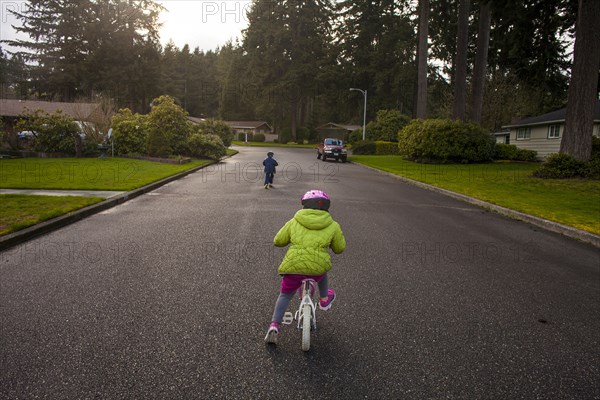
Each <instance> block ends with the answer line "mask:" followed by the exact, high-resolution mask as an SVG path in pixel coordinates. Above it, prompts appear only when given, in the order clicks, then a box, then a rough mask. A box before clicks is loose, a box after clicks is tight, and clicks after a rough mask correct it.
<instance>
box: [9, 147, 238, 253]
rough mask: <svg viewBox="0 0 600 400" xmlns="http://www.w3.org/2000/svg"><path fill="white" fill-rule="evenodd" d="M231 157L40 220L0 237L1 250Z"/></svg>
mask: <svg viewBox="0 0 600 400" xmlns="http://www.w3.org/2000/svg"><path fill="white" fill-rule="evenodd" d="M229 157H230V156H227V157H223V158H222V159H221V160H219V161H214V162H211V163H209V164H206V165H201V166H199V167H194V168H191V169H189V170H187V171H183V172H180V173H178V174H175V175H171V176H168V177H166V178H164V179H162V180H160V181H156V182H152V183H150V184H148V185H146V186H143V187H141V188H138V189H134V190H132V191H130V192H126V193H123V194H120V195H117V196H114V197H111V198H108V199H106V200H104V201H101V202H100V203H97V204H92V205H91V206H87V207H84V208H81V209H79V210H76V211H73V212H71V213H68V214H65V215H61V216H60V217H56V218H53V219H50V220H48V221H44V222H40V223H39V224H36V225H33V226H30V227H29V228H25V229H21V230H19V231H16V232H13V233H11V234H8V235H6V236H2V237H1V238H0V251H2V250H6V249H8V248H10V247H12V246H16V245H17V244H21V243H23V242H26V241H28V240H30V239H33V238H35V237H38V236H40V235H44V234H46V233H49V232H52V231H54V230H57V229H59V228H62V227H63V226H65V225H69V224H72V223H73V222H77V221H79V220H81V219H83V218H86V217H89V216H90V215H94V214H97V213H99V212H101V211H104V210H107V209H109V208H111V207H114V206H116V205H118V204H121V203H125V202H126V201H128V200H131V199H133V198H135V197H138V196H140V195H142V194H145V193H148V192H151V191H153V190H155V189H157V188H159V187H161V186H163V185H166V184H167V183H169V182H173V181H175V180H177V179H181V178H183V177H184V176H186V175H189V174H191V173H194V172H197V171H199V170H201V169H203V168H206V167H208V166H210V165H214V164H217V163H219V162H221V161H223V160H225V159H226V158H229Z"/></svg>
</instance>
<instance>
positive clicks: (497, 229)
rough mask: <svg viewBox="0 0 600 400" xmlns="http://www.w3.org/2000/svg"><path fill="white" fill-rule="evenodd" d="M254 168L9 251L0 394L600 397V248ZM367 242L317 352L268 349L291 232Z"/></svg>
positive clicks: (363, 186)
mask: <svg viewBox="0 0 600 400" xmlns="http://www.w3.org/2000/svg"><path fill="white" fill-rule="evenodd" d="M240 150H241V152H240V154H238V155H237V156H235V157H233V158H230V159H227V160H226V161H224V162H223V163H221V164H218V165H214V166H210V167H208V168H206V169H204V170H201V171H198V172H196V173H193V174H190V175H188V176H186V177H185V178H183V179H181V180H178V181H175V182H172V183H169V184H167V185H166V186H163V187H161V188H159V189H157V190H155V191H153V192H150V193H147V194H145V195H142V196H140V197H137V198H135V199H133V200H130V201H128V202H126V203H124V204H121V205H119V206H116V207H114V208H111V209H109V210H107V211H104V212H102V213H100V214H96V215H94V216H91V217H89V218H86V219H84V220H82V221H79V222H77V223H75V224H72V225H70V226H68V227H65V228H63V229H60V230H58V231H55V232H53V233H50V234H48V235H45V236H43V237H40V238H38V239H35V240H32V241H29V242H27V243H25V244H22V245H20V246H17V247H14V248H12V249H10V250H8V251H5V252H3V253H0V398H10V399H31V398H52V399H58V398H61V399H87V398H90V399H91V398H103V399H132V398H139V399H141V398H143V399H184V398H189V399H208V398H211V399H217V398H230V399H238V398H248V399H258V398H261V399H280V398H282V397H289V398H309V397H310V398H320V399H341V398H344V399H358V398H372V399H383V398H394V399H397V398H402V399H424V398H450V399H472V398H487V399H496V398H497V399H506V398H540V399H541V398H544V399H545V398H548V399H558V398H564V399H567V398H586V399H593V398H600V370H599V365H600V346H599V340H598V332H600V318H599V316H600V252H599V251H598V249H596V248H594V247H592V246H588V245H586V244H583V243H580V242H577V241H574V240H572V239H568V238H565V237H562V236H560V235H557V234H553V233H549V232H546V231H542V230H539V229H537V228H533V227H532V226H530V225H527V224H525V223H522V222H518V221H514V220H510V219H507V218H505V217H502V216H499V215H497V214H494V213H490V212H487V211H484V210H482V209H479V208H477V207H474V206H471V205H468V204H466V203H462V202H460V201H458V200H455V199H452V198H448V197H445V196H442V195H440V194H437V193H432V192H429V191H427V190H424V189H421V188H418V187H414V186H411V185H408V184H405V183H403V182H401V181H398V180H396V179H394V178H391V177H388V176H385V175H382V174H379V173H377V172H375V171H372V170H369V169H366V168H363V167H361V166H359V165H354V164H342V163H335V162H322V161H320V160H317V159H316V151H314V150H306V149H280V148H273V149H272V151H274V153H275V158H276V159H277V160H278V161H279V164H280V166H279V168H278V172H277V174H276V176H275V182H274V185H275V188H274V189H271V190H265V189H264V188H263V185H262V176H261V172H260V171H261V166H260V164H261V162H262V159H263V158H264V157H265V156H266V152H267V151H268V150H269V149H266V148H241V149H240ZM311 188H320V189H323V190H325V191H326V192H327V193H329V194H330V196H331V198H332V207H331V213H332V215H333V217H334V219H335V220H337V221H338V222H339V223H340V224H341V226H342V229H343V231H344V234H345V236H346V240H347V243H348V248H347V251H346V252H345V253H343V254H342V255H339V256H334V257H333V263H334V268H333V270H332V272H331V274H330V277H331V278H330V283H331V286H332V287H334V288H335V289H336V291H337V293H338V299H337V300H336V302H335V303H334V306H333V307H332V310H331V311H329V312H326V313H325V312H321V313H319V314H318V315H317V317H318V318H319V320H318V321H319V327H318V331H317V332H316V334H315V336H314V338H313V341H312V346H311V351H310V352H308V353H304V352H302V351H301V349H300V334H299V332H297V331H296V330H295V328H291V327H286V328H284V330H283V333H282V335H281V338H280V343H279V344H278V346H277V347H276V348H273V347H268V346H266V345H265V344H264V342H263V338H264V335H265V332H266V328H267V327H268V324H269V320H270V316H271V313H272V311H273V310H272V309H273V305H274V302H275V300H276V298H277V291H278V284H279V278H278V276H277V274H276V268H277V266H278V264H279V262H280V261H281V259H282V257H283V255H284V250H281V249H275V248H273V246H272V239H273V236H274V235H275V233H276V232H277V230H278V229H279V228H280V227H281V226H282V225H283V224H284V223H285V222H286V221H287V220H288V219H289V218H291V217H292V215H293V214H294V212H295V211H296V210H298V209H299V203H300V201H299V199H300V196H301V195H302V194H303V193H304V192H305V191H306V190H308V189H311Z"/></svg>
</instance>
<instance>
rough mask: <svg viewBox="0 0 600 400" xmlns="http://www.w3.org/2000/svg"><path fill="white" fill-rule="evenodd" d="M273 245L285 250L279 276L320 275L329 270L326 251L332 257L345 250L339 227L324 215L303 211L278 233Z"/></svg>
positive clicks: (328, 258) (329, 263)
mask: <svg viewBox="0 0 600 400" xmlns="http://www.w3.org/2000/svg"><path fill="white" fill-rule="evenodd" d="M273 244H275V246H278V247H285V246H287V245H288V244H289V245H290V248H289V249H288V251H287V253H286V254H285V257H284V258H283V261H282V262H281V265H280V266H279V269H278V272H279V273H280V274H303V275H323V274H324V273H326V272H327V271H329V270H330V269H331V257H330V256H329V251H328V249H329V247H331V250H333V252H334V253H335V254H340V253H341V252H343V251H344V250H345V249H346V239H344V234H343V233H342V228H340V225H339V224H338V223H337V222H335V221H334V220H333V218H331V215H330V214H329V213H328V212H327V211H322V210H312V209H302V210H300V211H298V212H297V213H296V215H294V218H292V219H291V220H289V221H288V222H287V223H286V224H285V225H284V226H283V228H281V229H280V230H279V232H277V235H275V239H273Z"/></svg>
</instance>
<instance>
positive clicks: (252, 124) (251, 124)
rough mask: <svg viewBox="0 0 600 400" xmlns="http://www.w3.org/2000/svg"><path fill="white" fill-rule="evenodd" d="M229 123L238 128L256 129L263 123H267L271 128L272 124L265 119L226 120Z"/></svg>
mask: <svg viewBox="0 0 600 400" xmlns="http://www.w3.org/2000/svg"><path fill="white" fill-rule="evenodd" d="M224 122H225V123H226V124H227V125H229V126H231V127H232V128H237V129H256V128H259V127H261V126H263V125H266V126H267V127H268V128H269V130H271V126H270V125H269V124H268V123H266V122H265V121H224Z"/></svg>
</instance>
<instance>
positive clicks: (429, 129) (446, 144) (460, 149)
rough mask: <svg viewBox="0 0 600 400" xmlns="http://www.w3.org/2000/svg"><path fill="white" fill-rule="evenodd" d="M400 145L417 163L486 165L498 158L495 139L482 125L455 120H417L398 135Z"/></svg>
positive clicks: (403, 153)
mask: <svg viewBox="0 0 600 400" xmlns="http://www.w3.org/2000/svg"><path fill="white" fill-rule="evenodd" d="M398 146H399V148H400V154H401V155H403V156H405V157H406V158H408V159H410V160H413V161H417V162H440V163H456V162H460V163H471V162H485V161H490V160H492V159H493V156H494V140H493V138H492V137H491V136H490V135H489V134H488V133H487V132H486V131H485V130H484V129H483V128H482V127H481V126H479V125H477V124H472V123H465V122H461V121H453V120H442V119H428V120H422V119H417V120H413V121H411V123H410V124H408V125H407V126H406V127H404V128H403V129H402V130H401V131H400V133H399V134H398Z"/></svg>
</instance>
